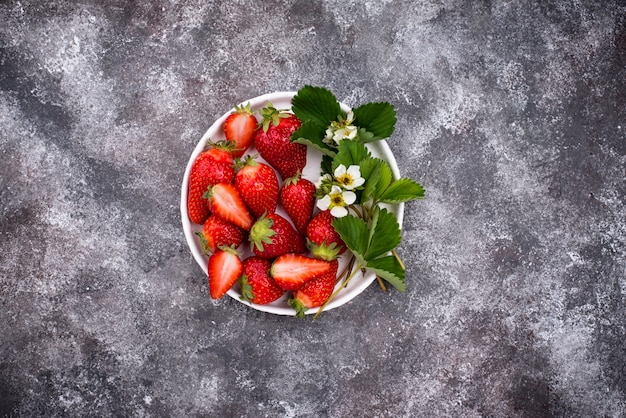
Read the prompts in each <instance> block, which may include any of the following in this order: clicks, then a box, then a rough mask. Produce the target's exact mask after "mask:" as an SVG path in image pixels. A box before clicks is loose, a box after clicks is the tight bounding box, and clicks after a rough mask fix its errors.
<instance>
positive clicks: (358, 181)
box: [352, 177, 365, 189]
mask: <svg viewBox="0 0 626 418" xmlns="http://www.w3.org/2000/svg"><path fill="white" fill-rule="evenodd" d="M363 183H365V179H364V178H363V177H357V178H355V179H354V180H352V188H353V189H354V188H357V187H359V186H362V185H363Z"/></svg>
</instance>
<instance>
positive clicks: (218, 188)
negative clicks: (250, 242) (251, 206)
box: [204, 183, 254, 231]
mask: <svg viewBox="0 0 626 418" xmlns="http://www.w3.org/2000/svg"><path fill="white" fill-rule="evenodd" d="M204 196H205V197H206V198H207V199H208V205H209V209H210V210H211V211H212V212H213V213H214V214H216V215H217V216H219V217H221V218H222V219H224V220H226V221H228V222H230V223H232V224H234V225H237V226H238V227H240V228H242V229H245V230H246V231H249V230H250V228H251V227H252V224H253V223H254V219H253V218H252V215H250V212H248V208H246V204H245V203H244V202H243V199H242V198H241V195H240V194H239V192H238V191H237V189H236V188H235V186H233V185H232V184H230V183H219V184H216V185H214V186H211V187H209V189H208V190H207V192H206V193H205V195H204Z"/></svg>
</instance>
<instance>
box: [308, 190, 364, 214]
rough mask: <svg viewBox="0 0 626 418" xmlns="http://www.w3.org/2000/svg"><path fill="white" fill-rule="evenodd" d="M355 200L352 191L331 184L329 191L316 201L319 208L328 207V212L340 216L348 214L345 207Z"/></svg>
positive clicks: (325, 208)
mask: <svg viewBox="0 0 626 418" xmlns="http://www.w3.org/2000/svg"><path fill="white" fill-rule="evenodd" d="M355 201H356V194H354V192H350V191H346V190H341V188H340V187H339V186H333V187H332V189H331V190H330V193H328V194H327V195H325V196H324V197H323V198H322V199H320V200H319V201H318V202H317V207H318V208H319V209H320V210H327V209H330V214H331V215H333V216H334V217H335V218H342V217H344V216H346V215H347V214H348V209H347V207H348V206H350V205H351V204H353V203H354V202H355Z"/></svg>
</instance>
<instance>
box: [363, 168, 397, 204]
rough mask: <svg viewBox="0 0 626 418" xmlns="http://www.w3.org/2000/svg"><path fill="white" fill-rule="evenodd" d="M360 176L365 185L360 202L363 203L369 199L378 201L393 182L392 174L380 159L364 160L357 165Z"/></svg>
mask: <svg viewBox="0 0 626 418" xmlns="http://www.w3.org/2000/svg"><path fill="white" fill-rule="evenodd" d="M359 165H360V167H361V176H363V178H364V179H365V185H364V190H363V194H362V197H361V202H362V203H365V202H367V201H368V200H369V199H370V198H373V199H374V200H377V199H380V196H381V195H382V194H383V193H384V192H385V190H386V189H387V187H389V185H390V184H391V182H392V180H393V173H392V171H391V167H389V164H388V163H387V162H386V161H385V160H382V159H380V158H365V159H364V160H362V161H361V162H360V163H359Z"/></svg>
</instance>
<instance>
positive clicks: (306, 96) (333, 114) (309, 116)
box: [291, 85, 345, 130]
mask: <svg viewBox="0 0 626 418" xmlns="http://www.w3.org/2000/svg"><path fill="white" fill-rule="evenodd" d="M291 110H292V111H293V113H295V115H296V116H297V117H298V118H299V119H300V120H301V121H302V122H303V123H304V122H306V121H312V122H314V123H315V124H317V125H319V126H320V127H321V128H322V129H323V130H326V128H327V127H328V126H329V125H330V123H331V122H332V121H334V120H336V119H337V117H338V116H339V115H341V116H342V117H345V113H344V112H342V110H341V108H340V106H339V102H338V101H337V98H336V97H335V95H334V94H333V93H332V92H330V91H329V90H327V89H325V88H324V87H313V86H308V85H307V86H304V87H303V88H301V89H300V90H298V92H297V93H296V95H295V96H294V97H293V99H291Z"/></svg>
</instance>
